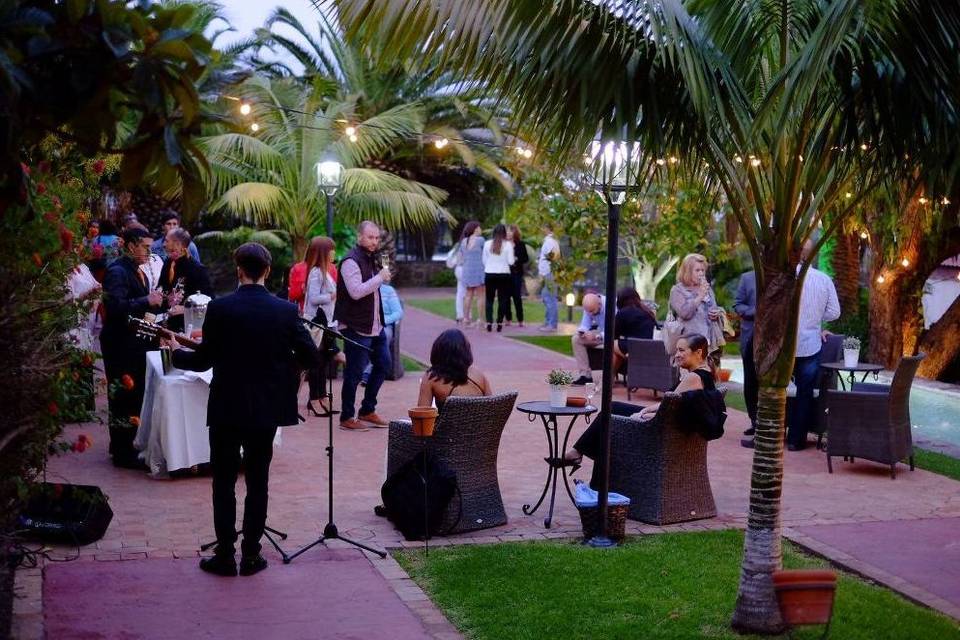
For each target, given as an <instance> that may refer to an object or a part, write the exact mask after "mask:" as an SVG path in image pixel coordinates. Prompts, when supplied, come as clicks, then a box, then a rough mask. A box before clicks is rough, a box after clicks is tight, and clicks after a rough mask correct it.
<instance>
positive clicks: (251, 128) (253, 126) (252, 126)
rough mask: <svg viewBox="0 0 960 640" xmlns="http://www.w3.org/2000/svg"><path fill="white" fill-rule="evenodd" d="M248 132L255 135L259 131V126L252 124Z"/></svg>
mask: <svg viewBox="0 0 960 640" xmlns="http://www.w3.org/2000/svg"><path fill="white" fill-rule="evenodd" d="M250 131H253V132H254V133H256V132H257V131H260V125H258V124H257V123H256V122H254V123H253V124H251V125H250Z"/></svg>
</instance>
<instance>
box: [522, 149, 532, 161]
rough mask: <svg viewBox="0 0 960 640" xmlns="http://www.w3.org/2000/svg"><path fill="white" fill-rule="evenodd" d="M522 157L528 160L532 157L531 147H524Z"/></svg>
mask: <svg viewBox="0 0 960 640" xmlns="http://www.w3.org/2000/svg"><path fill="white" fill-rule="evenodd" d="M523 157H524V158H526V159H527V160H529V159H530V158H532V157H533V149H524V150H523Z"/></svg>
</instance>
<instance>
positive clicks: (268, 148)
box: [200, 77, 448, 257]
mask: <svg viewBox="0 0 960 640" xmlns="http://www.w3.org/2000/svg"><path fill="white" fill-rule="evenodd" d="M236 94H237V95H236V96H233V97H235V98H239V99H240V100H241V101H244V102H246V103H248V104H250V105H251V108H252V110H251V112H250V114H249V123H250V124H249V126H248V127H247V128H245V129H244V130H242V131H230V132H226V133H220V134H217V135H213V136H209V137H206V138H203V139H201V140H200V147H201V149H202V150H203V151H204V153H205V154H206V156H207V160H208V162H209V163H210V167H211V171H210V176H209V185H208V186H209V188H210V189H211V191H212V193H213V194H214V195H215V197H216V198H217V200H216V201H215V202H214V204H213V207H212V208H213V209H214V210H216V209H226V210H228V211H230V212H232V213H234V214H236V215H238V216H240V217H243V218H245V219H250V220H253V221H255V222H257V223H260V224H270V225H274V226H276V227H277V228H279V229H282V230H284V231H287V232H288V233H289V234H290V237H291V240H292V242H293V246H294V256H297V257H299V256H302V255H303V251H304V249H305V248H306V243H307V238H308V237H309V235H310V233H311V230H312V229H314V228H315V227H316V226H318V224H319V223H320V221H321V219H322V215H323V212H324V200H323V198H324V196H323V194H321V193H320V191H319V189H318V188H317V180H316V169H315V167H316V164H317V162H318V161H320V159H321V158H322V157H324V155H325V154H333V155H334V156H336V157H337V158H338V159H339V160H340V162H341V163H342V164H343V165H344V166H345V167H346V170H345V171H344V179H343V187H342V188H341V189H340V191H339V192H338V194H337V200H336V211H337V216H338V218H340V219H341V220H345V221H350V222H359V221H360V220H363V219H370V220H373V221H375V222H377V223H379V224H382V225H384V226H386V227H387V228H390V229H397V228H401V227H404V226H423V225H427V224H431V223H434V222H436V221H437V220H439V219H444V218H446V217H447V216H448V214H447V213H446V211H445V210H444V209H443V208H442V207H441V206H440V203H441V202H443V199H444V198H445V197H446V193H445V192H444V191H442V190H441V189H437V188H435V187H431V186H429V185H426V184H422V183H419V182H416V181H413V180H408V179H406V178H403V177H401V176H398V175H395V174H392V173H389V172H386V171H382V170H379V169H372V168H369V167H366V166H365V165H366V163H367V162H368V161H369V160H370V159H372V158H377V157H380V156H382V155H383V154H385V153H386V152H387V151H389V150H390V149H391V148H393V147H394V146H395V145H397V144H398V143H399V142H401V141H403V140H405V139H407V138H408V137H410V136H416V135H418V134H420V133H421V131H422V126H423V123H422V118H421V116H420V112H419V111H418V110H417V109H416V108H414V107H411V106H409V105H400V106H398V107H395V108H393V109H388V110H386V111H384V112H382V113H380V114H378V115H375V116H373V117H370V118H367V119H365V120H362V121H359V122H358V121H357V120H356V119H355V117H356V112H357V103H356V99H352V98H351V97H349V96H348V97H347V98H346V99H345V100H343V101H338V100H321V99H318V98H317V97H316V96H315V95H312V92H310V91H307V90H305V89H304V88H303V87H302V86H301V85H300V84H299V83H297V82H296V81H293V80H290V79H286V80H285V79H279V80H269V79H266V78H262V77H253V78H250V79H249V80H247V81H245V82H244V83H243V84H241V85H240V86H239V87H238V90H237V92H236ZM321 102H323V103H324V104H322V105H321ZM234 104H236V103H234ZM344 120H346V121H350V122H356V123H357V124H356V125H355V126H356V130H357V133H356V141H355V142H352V141H351V140H350V139H349V137H348V136H347V135H345V134H344V132H343V128H342V125H340V124H339V123H340V121H344ZM254 124H255V125H256V126H257V129H258V130H257V131H253V130H252V129H251V127H252V126H253V125H254Z"/></svg>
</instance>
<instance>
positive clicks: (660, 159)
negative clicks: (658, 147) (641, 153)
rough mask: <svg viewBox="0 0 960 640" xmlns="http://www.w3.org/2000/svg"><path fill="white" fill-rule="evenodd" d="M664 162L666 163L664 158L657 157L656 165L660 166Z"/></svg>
mask: <svg viewBox="0 0 960 640" xmlns="http://www.w3.org/2000/svg"><path fill="white" fill-rule="evenodd" d="M665 164H667V161H666V160H664V159H663V158H657V166H660V167H662V166H663V165H665Z"/></svg>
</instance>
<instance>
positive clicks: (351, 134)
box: [343, 126, 357, 136]
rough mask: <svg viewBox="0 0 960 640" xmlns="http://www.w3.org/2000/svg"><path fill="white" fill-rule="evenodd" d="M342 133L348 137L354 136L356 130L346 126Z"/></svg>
mask: <svg viewBox="0 0 960 640" xmlns="http://www.w3.org/2000/svg"><path fill="white" fill-rule="evenodd" d="M343 132H344V133H345V134H347V135H348V136H355V135H357V128H356V127H354V126H348V127H347V128H346V129H344V130H343Z"/></svg>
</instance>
